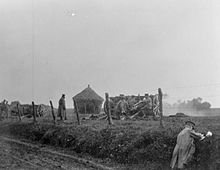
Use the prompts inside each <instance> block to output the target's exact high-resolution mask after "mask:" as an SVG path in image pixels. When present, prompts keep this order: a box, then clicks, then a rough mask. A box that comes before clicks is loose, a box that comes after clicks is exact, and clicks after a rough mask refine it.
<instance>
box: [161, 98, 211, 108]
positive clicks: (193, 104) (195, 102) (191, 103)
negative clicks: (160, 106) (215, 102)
mask: <svg viewBox="0 0 220 170" xmlns="http://www.w3.org/2000/svg"><path fill="white" fill-rule="evenodd" d="M164 107H166V108H177V109H193V110H197V111H199V110H208V109H210V108H211V104H210V103H209V102H206V101H204V102H203V101H202V98H201V97H197V98H193V99H192V100H187V101H181V100H178V101H177V102H176V103H174V104H168V103H165V104H164Z"/></svg>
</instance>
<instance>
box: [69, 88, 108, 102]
mask: <svg viewBox="0 0 220 170" xmlns="http://www.w3.org/2000/svg"><path fill="white" fill-rule="evenodd" d="M73 99H75V100H96V101H101V102H102V101H104V99H103V98H102V97H101V96H99V95H98V94H97V93H96V92H95V91H94V90H93V89H92V88H91V87H90V86H89V85H88V87H87V88H85V89H84V90H83V91H81V92H80V93H78V94H77V95H75V96H74V97H73Z"/></svg>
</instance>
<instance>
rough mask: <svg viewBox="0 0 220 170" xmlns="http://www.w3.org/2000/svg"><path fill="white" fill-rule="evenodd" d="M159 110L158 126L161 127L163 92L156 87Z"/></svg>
mask: <svg viewBox="0 0 220 170" xmlns="http://www.w3.org/2000/svg"><path fill="white" fill-rule="evenodd" d="M158 98H159V112H160V127H163V93H162V90H161V88H159V89H158Z"/></svg>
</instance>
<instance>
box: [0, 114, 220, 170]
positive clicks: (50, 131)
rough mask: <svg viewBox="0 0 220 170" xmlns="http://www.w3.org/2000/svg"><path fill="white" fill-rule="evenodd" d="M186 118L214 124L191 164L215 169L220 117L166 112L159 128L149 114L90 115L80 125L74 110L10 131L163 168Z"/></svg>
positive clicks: (111, 159) (111, 160)
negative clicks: (134, 117) (111, 120)
mask: <svg viewBox="0 0 220 170" xmlns="http://www.w3.org/2000/svg"><path fill="white" fill-rule="evenodd" d="M81 116H82V115H81ZM84 116H85V115H84ZM186 120H192V121H194V122H195V123H196V130H197V131H199V132H202V133H206V132H207V131H208V130H210V131H212V132H213V134H214V135H213V136H212V137H210V138H207V139H205V140H204V141H196V148H197V149H196V153H195V159H194V161H193V162H192V166H191V167H192V168H191V169H202V170H208V169H210V170H212V169H214V166H215V163H216V162H217V161H219V160H220V150H219V145H220V117H188V118H178V119H177V118H168V117H165V118H164V122H163V123H164V128H159V121H146V120H140V121H132V120H129V121H119V120H118V121H114V125H112V126H109V125H108V124H107V121H105V120H100V121H98V120H84V121H82V122H81V123H82V124H81V125H80V126H79V125H77V122H76V116H75V115H74V114H73V113H71V112H68V120H67V121H66V122H59V121H58V123H57V124H56V125H53V123H52V117H51V115H50V114H48V115H47V116H46V117H45V118H40V119H38V123H37V124H33V123H31V122H30V121H28V120H24V121H23V122H21V123H13V124H10V125H9V126H7V129H4V133H8V134H10V135H13V136H16V137H19V138H25V139H29V140H32V141H37V142H41V143H42V144H48V145H52V146H55V147H61V148H67V149H68V150H71V151H74V152H76V153H78V154H88V155H90V156H92V157H93V158H97V159H102V160H103V162H105V163H108V164H110V165H113V166H116V165H117V166H118V165H119V166H120V168H119V169H123V168H124V169H146V166H147V167H148V169H155V170H157V169H158V170H159V169H161V170H162V169H169V162H170V159H171V155H172V151H173V148H174V146H175V143H176V136H177V134H178V133H179V132H180V131H181V129H182V128H183V126H184V122H185V121H186ZM1 129H3V128H1ZM1 133H3V131H2V130H1Z"/></svg>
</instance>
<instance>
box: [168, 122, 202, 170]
mask: <svg viewBox="0 0 220 170" xmlns="http://www.w3.org/2000/svg"><path fill="white" fill-rule="evenodd" d="M194 127H195V123H193V122H191V121H187V122H186V123H185V128H184V129H183V130H182V131H181V132H180V133H179V134H178V136H177V143H176V146H175V148H174V151H173V155H172V159H171V163H170V166H171V168H172V169H174V167H175V164H176V163H177V168H178V169H184V168H185V167H186V165H187V164H188V163H189V162H190V161H191V160H192V156H193V154H194V152H195V144H194V139H200V140H202V139H204V138H205V136H204V135H203V134H201V133H196V132H195V131H194Z"/></svg>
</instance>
